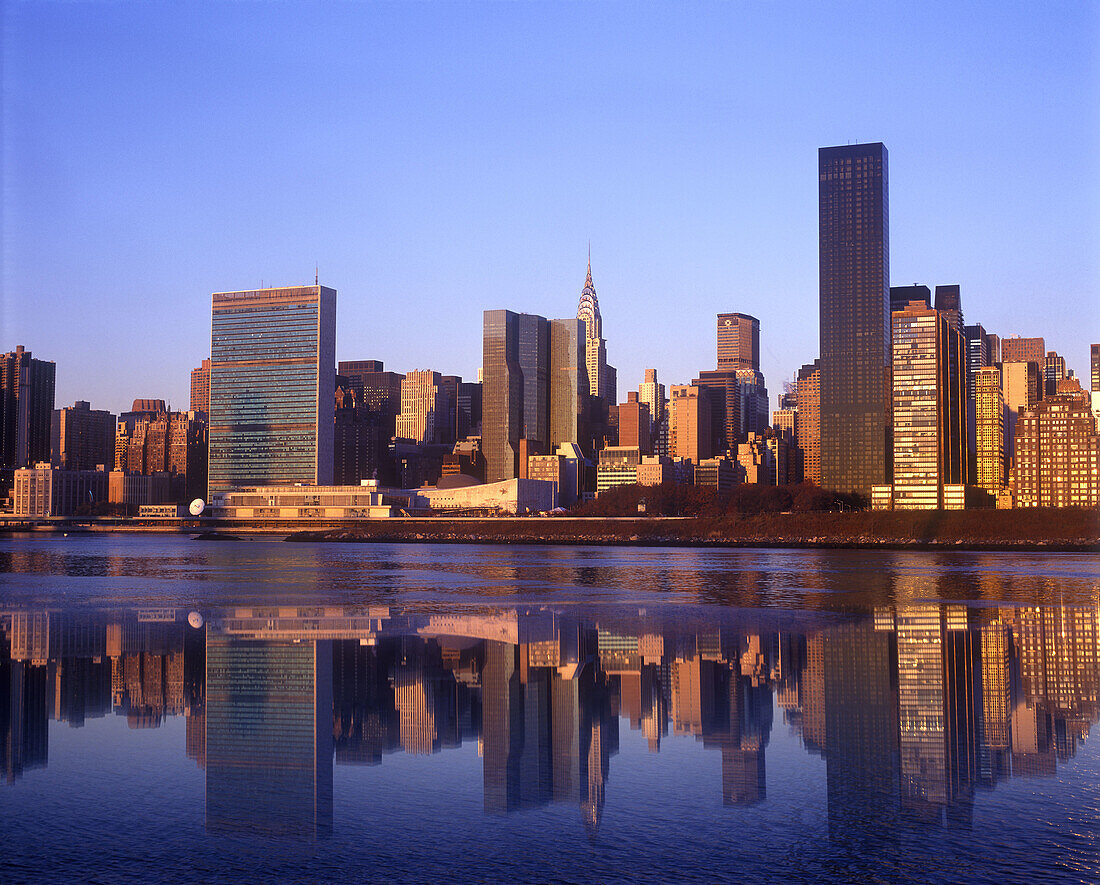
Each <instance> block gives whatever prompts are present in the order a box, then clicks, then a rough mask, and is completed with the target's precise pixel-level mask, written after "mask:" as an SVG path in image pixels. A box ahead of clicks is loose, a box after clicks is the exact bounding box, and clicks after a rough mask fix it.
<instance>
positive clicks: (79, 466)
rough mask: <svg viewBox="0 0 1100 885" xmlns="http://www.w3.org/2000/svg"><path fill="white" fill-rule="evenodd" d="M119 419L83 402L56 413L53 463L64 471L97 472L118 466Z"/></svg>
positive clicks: (52, 432) (54, 417)
mask: <svg viewBox="0 0 1100 885" xmlns="http://www.w3.org/2000/svg"><path fill="white" fill-rule="evenodd" d="M115 422H116V418H115V416H114V415H112V414H111V413H110V412H108V411H105V410H103V409H93V408H92V407H91V405H89V404H88V403H86V402H84V401H83V400H77V401H76V402H75V403H73V405H71V406H69V407H68V408H64V409H57V410H56V411H55V412H54V413H53V420H52V423H51V427H50V439H51V445H50V449H51V453H52V454H51V458H50V463H52V464H53V466H54V467H60V468H61V469H62V470H95V469H96V468H97V467H98V466H100V465H103V467H104V468H105V469H107V470H110V469H111V467H112V466H113V465H114V463H115Z"/></svg>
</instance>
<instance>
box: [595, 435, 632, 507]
mask: <svg viewBox="0 0 1100 885" xmlns="http://www.w3.org/2000/svg"><path fill="white" fill-rule="evenodd" d="M641 462H642V453H641V451H640V450H639V449H638V447H637V446H607V447H606V448H605V449H603V450H602V451H601V452H600V462H599V464H598V465H597V466H596V494H597V495H602V494H603V493H604V492H606V491H607V490H608V489H613V488H616V487H617V486H632V485H634V484H635V483H637V482H638V465H639V464H641Z"/></svg>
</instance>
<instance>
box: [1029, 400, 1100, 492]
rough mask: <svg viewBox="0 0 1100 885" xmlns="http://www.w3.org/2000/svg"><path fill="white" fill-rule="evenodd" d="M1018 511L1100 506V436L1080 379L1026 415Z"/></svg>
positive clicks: (1043, 401) (1036, 405)
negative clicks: (1026, 508)
mask: <svg viewBox="0 0 1100 885" xmlns="http://www.w3.org/2000/svg"><path fill="white" fill-rule="evenodd" d="M1016 506H1017V507H1096V506H1100V435H1098V434H1097V421H1096V416H1095V415H1094V414H1093V412H1092V408H1091V404H1090V402H1089V396H1088V394H1087V393H1086V392H1085V391H1084V390H1082V389H1081V385H1080V383H1079V382H1078V381H1077V380H1076V379H1066V380H1064V381H1062V382H1060V383H1059V385H1058V389H1057V391H1056V392H1055V393H1054V395H1052V396H1051V397H1049V398H1047V399H1044V400H1042V401H1041V402H1038V403H1036V404H1035V405H1034V406H1033V407H1032V408H1031V409H1029V410H1027V411H1025V412H1023V413H1022V414H1021V415H1020V418H1019V422H1018V423H1017V427H1016Z"/></svg>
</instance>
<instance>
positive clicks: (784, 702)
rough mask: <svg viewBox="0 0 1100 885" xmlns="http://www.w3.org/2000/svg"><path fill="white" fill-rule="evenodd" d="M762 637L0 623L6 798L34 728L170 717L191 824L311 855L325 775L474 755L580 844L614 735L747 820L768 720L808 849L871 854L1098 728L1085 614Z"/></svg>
mask: <svg viewBox="0 0 1100 885" xmlns="http://www.w3.org/2000/svg"><path fill="white" fill-rule="evenodd" d="M780 623H781V619H773V621H772V622H770V623H769V624H768V625H766V626H761V624H760V623H759V622H757V623H748V622H746V623H744V624H739V623H738V622H737V620H736V619H733V620H729V619H727V620H726V621H723V622H722V623H721V624H716V625H713V626H712V625H709V624H708V625H707V626H705V627H701V628H697V629H685V628H683V627H678V626H676V627H674V626H669V625H668V624H666V623H664V622H662V620H661V619H660V618H657V617H646V616H645V615H644V614H642V613H639V614H638V615H636V616H629V617H618V618H616V617H613V616H611V615H610V614H606V613H605V614H602V615H601V617H600V618H599V619H598V620H596V619H589V618H584V617H578V616H577V615H575V614H571V613H569V612H557V611H549V610H545V609H538V610H531V611H525V610H501V609H484V610H478V609H474V608H470V609H465V610H462V611H461V612H459V613H447V614H441V613H431V612H425V613H420V612H415V611H400V610H397V609H389V608H380V607H372V608H370V609H367V608H338V607H277V606H276V607H249V608H238V609H228V610H225V611H222V612H219V613H216V614H212V615H211V617H210V618H209V619H208V621H207V623H206V624H205V625H204V626H203V627H201V628H195V627H192V626H189V625H188V623H187V621H186V613H185V612H182V611H178V610H174V609H164V610H161V609H141V610H135V611H118V612H112V613H107V614H102V615H100V614H73V613H65V612H57V611H18V612H12V613H9V614H2V615H0V627H2V630H3V640H4V646H3V648H2V649H0V693H2V694H0V734H2V738H3V747H4V754H3V761H4V766H5V776H6V779H7V780H8V781H9V782H10V781H12V780H14V779H15V778H18V777H21V776H24V775H25V773H26V772H28V771H31V770H33V769H34V768H37V767H42V766H44V765H46V763H47V761H48V739H49V721H50V720H54V721H57V722H65V723H67V724H68V725H70V726H71V727H79V726H80V725H83V724H84V723H85V722H86V721H87V720H89V719H93V718H96V717H102V716H106V715H108V714H110V713H112V712H113V713H115V714H116V715H118V716H123V717H125V718H126V722H127V724H128V726H129V727H130V728H156V727H158V726H159V725H160V724H161V723H162V722H163V721H164V720H165V718H166V717H171V716H179V715H183V716H185V717H186V719H187V727H186V746H185V747H184V748H183V749H184V751H185V752H186V754H187V756H188V757H190V758H193V759H194V760H195V761H196V762H197V763H198V764H199V765H200V766H201V767H203V768H204V769H205V773H206V784H207V793H206V796H207V823H208V827H210V828H211V829H212V830H218V831H224V830H227V829H228V830H234V829H240V828H251V829H260V830H263V831H269V832H281V833H289V834H292V835H299V836H301V835H305V836H307V837H313V836H315V835H318V834H323V833H325V832H327V831H328V829H329V828H330V826H331V823H332V780H333V770H332V765H333V762H335V763H336V764H337V765H378V764H382V763H383V762H384V757H385V756H386V755H388V754H391V753H395V752H404V753H408V754H430V753H440V752H446V751H447V750H448V749H449V748H453V747H458V746H460V745H462V744H463V743H468V742H471V741H476V742H477V743H478V746H479V750H480V754H481V756H482V767H483V802H484V808H485V810H486V811H490V812H510V811H513V810H518V809H522V808H529V807H537V806H541V805H546V804H548V803H551V802H561V803H568V804H570V805H572V806H574V807H576V808H577V809H578V814H579V816H580V818H581V820H582V821H583V823H584V825H585V827H586V829H587V831H588V832H589V834H590V835H592V836H594V835H595V834H596V832H597V830H598V828H599V826H600V822H601V816H602V814H603V809H604V790H605V785H606V783H607V780H608V778H609V776H610V767H611V759H612V757H613V756H614V755H615V754H616V753H617V751H618V745H619V718H620V717H622V718H624V719H625V720H626V721H627V724H628V726H629V727H630V728H631V729H632V730H636V731H639V732H640V733H641V734H642V736H644V738H645V740H646V741H647V743H648V744H649V748H650V750H651V751H652V752H659V751H660V749H661V745H662V742H664V741H666V740H667V739H668V735H669V733H670V732H671V733H672V734H673V735H678V736H693V737H694V738H695V739H696V740H698V741H700V742H701V743H702V745H703V747H704V748H706V749H708V750H714V751H716V752H717V753H718V755H719V756H720V759H721V783H720V784H716V785H715V791H714V794H713V798H714V800H715V801H721V802H722V803H723V804H726V805H735V806H737V805H740V806H747V805H754V804H757V803H763V802H766V801H767V764H766V752H767V746H768V741H769V737H770V734H771V728H772V725H773V710H774V709H775V707H777V706H778V708H779V710H780V711H781V712H782V714H783V717H784V719H785V721H787V722H788V723H789V724H790V725H791V726H792V727H794V728H795V729H797V730H798V731H799V732H800V734H801V738H802V741H803V744H804V745H805V747H806V748H807V749H808V750H810V751H811V752H814V753H817V754H820V755H821V756H822V757H823V758H824V761H825V768H826V779H827V796H828V822H829V832H830V836H831V838H833V839H834V840H839V841H844V840H846V839H848V838H850V834H852V833H863V834H864V836H863V837H862V838H876V839H889V838H891V834H893V833H896V832H897V828H898V826H899V825H900V824H901V823H906V824H907V825H914V824H916V825H921V826H926V825H930V824H936V823H937V822H938V823H944V822H951V823H952V824H953V825H962V826H969V821H970V819H971V816H972V813H973V805H974V801H975V795H976V792H977V791H978V790H981V789H990V788H993V787H995V786H996V784H997V783H998V782H1000V781H1003V780H1005V779H1006V778H1009V777H1029V776H1051V775H1054V774H1055V773H1056V771H1057V767H1058V765H1059V764H1060V763H1062V762H1065V761H1066V760H1068V759H1070V758H1072V756H1073V755H1074V753H1075V752H1076V749H1077V746H1078V744H1079V743H1080V742H1081V741H1082V740H1083V739H1084V738H1085V737H1086V735H1087V734H1088V731H1089V729H1090V727H1091V726H1092V725H1093V724H1094V723H1095V722H1096V720H1097V718H1098V717H1100V704H1098V690H1100V653H1098V627H1100V624H1098V613H1097V607H1096V606H1095V605H1093V606H1072V605H1053V606H1043V607H1011V608H1008V607H1002V608H970V607H967V606H965V605H961V604H940V603H921V602H912V603H908V602H907V603H903V604H900V605H897V606H882V607H879V608H877V609H875V611H874V612H873V614H868V615H867V616H865V617H864V618H863V619H852V620H850V621H847V622H844V623H837V622H833V623H831V624H829V625H828V626H825V627H818V626H816V625H814V624H812V623H811V624H805V623H803V624H801V625H800V626H798V629H797V630H791V631H787V630H779V629H778V628H777V625H778V624H780ZM719 797H720V798H719ZM868 822H872V823H873V825H872V826H868ZM857 824H858V825H857ZM868 834H871V835H868Z"/></svg>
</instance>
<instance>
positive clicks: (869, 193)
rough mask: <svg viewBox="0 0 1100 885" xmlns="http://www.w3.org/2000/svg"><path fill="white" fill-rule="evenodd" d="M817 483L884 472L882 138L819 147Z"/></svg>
mask: <svg viewBox="0 0 1100 885" xmlns="http://www.w3.org/2000/svg"><path fill="white" fill-rule="evenodd" d="M817 168H818V225H819V227H818V230H819V262H820V264H819V273H820V287H821V300H820V312H821V484H822V485H823V486H825V487H826V488H831V489H837V490H840V491H846V492H862V493H863V494H869V493H870V491H871V486H874V485H879V484H884V483H886V482H888V481H889V480H890V455H891V449H892V440H891V433H890V427H891V399H890V383H889V378H890V209H889V187H888V183H887V182H888V172H887V153H886V147H885V145H883V144H880V143H875V144H853V145H847V146H843V147H828V148H821V149H820V150H819V151H818V158H817Z"/></svg>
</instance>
